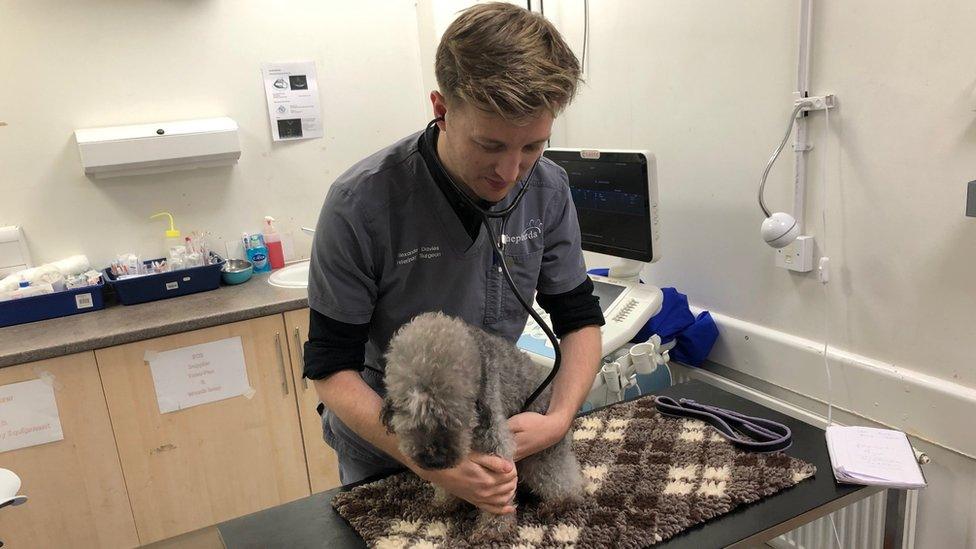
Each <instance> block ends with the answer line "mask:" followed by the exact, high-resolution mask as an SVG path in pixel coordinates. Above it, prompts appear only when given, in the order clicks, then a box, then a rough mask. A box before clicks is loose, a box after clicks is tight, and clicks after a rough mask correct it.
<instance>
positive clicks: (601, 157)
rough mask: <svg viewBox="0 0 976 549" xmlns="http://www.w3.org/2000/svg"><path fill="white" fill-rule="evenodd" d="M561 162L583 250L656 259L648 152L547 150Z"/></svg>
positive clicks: (651, 166) (654, 180)
mask: <svg viewBox="0 0 976 549" xmlns="http://www.w3.org/2000/svg"><path fill="white" fill-rule="evenodd" d="M544 155H545V157H546V158H548V159H550V160H552V161H553V162H555V163H556V164H558V165H560V166H562V168H563V169H564V170H566V174H567V175H568V176H569V188H570V191H571V192H572V195H573V203H574V204H575V205H576V214H577V216H578V217H579V225H580V232H581V234H582V237H583V241H582V245H583V249H584V250H586V251H589V252H597V253H601V254H606V255H610V256H614V257H620V258H623V259H628V260H632V261H639V262H642V263H651V262H654V261H656V260H657V259H658V257H659V252H658V246H657V244H658V239H659V236H660V235H659V229H660V224H659V221H658V211H657V210H658V208H657V168H656V163H655V159H654V155H652V154H650V153H649V152H647V151H622V150H597V149H562V148H560V149H547V150H546V151H545V153H544Z"/></svg>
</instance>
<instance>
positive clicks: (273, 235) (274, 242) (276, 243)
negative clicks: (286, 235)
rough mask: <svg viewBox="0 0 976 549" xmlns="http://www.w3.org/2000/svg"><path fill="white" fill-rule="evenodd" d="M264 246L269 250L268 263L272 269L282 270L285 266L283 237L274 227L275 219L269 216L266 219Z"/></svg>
mask: <svg viewBox="0 0 976 549" xmlns="http://www.w3.org/2000/svg"><path fill="white" fill-rule="evenodd" d="M262 232H263V233H264V245H265V246H267V248H268V262H269V263H271V269H272V270H273V269H280V268H282V267H284V266H285V254H284V252H282V250H281V236H279V235H278V231H277V230H275V227H274V218H273V217H271V216H267V217H265V218H264V230H263V231H262Z"/></svg>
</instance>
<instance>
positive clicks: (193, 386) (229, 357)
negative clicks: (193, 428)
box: [146, 337, 251, 414]
mask: <svg viewBox="0 0 976 549" xmlns="http://www.w3.org/2000/svg"><path fill="white" fill-rule="evenodd" d="M146 361H147V362H149V367H150V369H151V370H152V376H153V384H154V385H155V386H156V402H157V403H158V404H159V413H161V414H165V413H168V412H175V411H177V410H183V409H185V408H189V407H191V406H198V405H200V404H206V403H208V402H216V401H218V400H224V399H227V398H232V397H236V396H240V395H243V394H245V393H248V392H249V391H250V390H251V385H250V383H249V382H248V380H247V366H246V365H245V363H244V347H243V345H242V344H241V338H240V337H231V338H228V339H221V340H219V341H212V342H210V343H203V344H200V345H192V346H190V347H183V348H181V349H173V350H171V351H163V352H160V353H147V357H146Z"/></svg>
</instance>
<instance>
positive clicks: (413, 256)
mask: <svg viewBox="0 0 976 549" xmlns="http://www.w3.org/2000/svg"><path fill="white" fill-rule="evenodd" d="M440 256H441V247H440V246H420V247H417V248H414V249H412V250H407V251H405V252H400V253H398V254H397V257H396V262H397V265H406V264H407V263H413V262H414V261H418V260H419V261H428V260H431V259H436V258H438V257H440Z"/></svg>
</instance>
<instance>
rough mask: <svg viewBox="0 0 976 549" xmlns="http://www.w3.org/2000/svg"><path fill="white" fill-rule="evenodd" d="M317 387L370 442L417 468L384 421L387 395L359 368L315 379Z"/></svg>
mask: <svg viewBox="0 0 976 549" xmlns="http://www.w3.org/2000/svg"><path fill="white" fill-rule="evenodd" d="M314 384H315V391H316V392H317V393H318V395H319V399H321V400H322V402H323V403H324V404H325V406H326V407H327V408H328V409H329V410H331V411H332V412H333V413H335V414H336V415H337V416H339V419H340V420H342V422H343V423H345V424H346V426H347V427H349V428H350V429H352V430H353V432H355V433H356V434H357V435H359V436H360V437H362V438H363V439H365V440H366V441H367V442H369V443H371V444H372V445H373V446H376V447H377V448H379V449H380V450H383V451H384V452H386V453H387V454H388V455H389V456H390V457H392V458H393V459H395V460H397V461H399V462H400V463H402V464H404V465H405V466H407V467H409V468H410V469H415V467H414V464H413V462H411V461H410V460H409V459H408V458H407V457H406V456H405V455H403V453H401V452H400V449H399V447H398V446H397V438H396V435H393V434H391V433H389V432H387V430H386V427H385V426H383V424H382V423H381V422H380V409H381V408H382V407H383V399H382V398H380V396H379V395H378V394H376V391H374V390H373V388H372V387H370V386H369V385H367V384H366V382H365V381H363V378H362V377H360V376H359V373H358V372H356V371H355V370H342V371H339V372H336V373H334V374H332V375H330V376H329V377H327V378H325V379H317V380H315V382H314Z"/></svg>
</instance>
